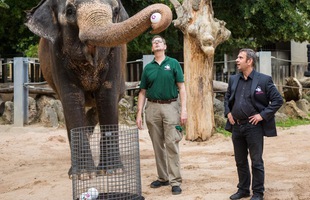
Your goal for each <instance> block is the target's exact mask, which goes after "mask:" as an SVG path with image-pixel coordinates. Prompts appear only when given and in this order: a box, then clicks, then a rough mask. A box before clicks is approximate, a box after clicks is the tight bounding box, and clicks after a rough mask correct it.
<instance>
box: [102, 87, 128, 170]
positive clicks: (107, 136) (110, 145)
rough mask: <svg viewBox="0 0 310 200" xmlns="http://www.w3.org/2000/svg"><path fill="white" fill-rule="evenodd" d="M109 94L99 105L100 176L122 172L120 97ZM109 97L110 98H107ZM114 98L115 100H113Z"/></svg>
mask: <svg viewBox="0 0 310 200" xmlns="http://www.w3.org/2000/svg"><path fill="white" fill-rule="evenodd" d="M116 94H117V93H115V92H114V93H113V94H112V93H110V94H109V92H107V93H106V94H105V95H104V96H103V97H104V98H101V99H100V101H99V102H101V103H99V104H97V108H98V111H99V112H98V114H99V122H100V125H101V126H100V134H101V138H100V159H99V164H98V167H97V169H98V174H99V175H112V174H115V173H116V172H118V171H122V169H123V164H122V161H121V153H120V145H119V143H120V135H119V134H120V129H121V127H119V125H118V95H116ZM107 97H108V98H107ZM113 97H114V98H113ZM118 169H120V170H118Z"/></svg>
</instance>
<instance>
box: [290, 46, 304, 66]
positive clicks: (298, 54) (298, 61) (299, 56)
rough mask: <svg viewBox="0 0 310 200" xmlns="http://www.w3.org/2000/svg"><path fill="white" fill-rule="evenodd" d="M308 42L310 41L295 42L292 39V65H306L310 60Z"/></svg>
mask: <svg viewBox="0 0 310 200" xmlns="http://www.w3.org/2000/svg"><path fill="white" fill-rule="evenodd" d="M307 44H308V42H303V43H299V42H295V41H293V40H292V41H291V60H292V65H306V64H307V62H308V58H307V50H308V49H307Z"/></svg>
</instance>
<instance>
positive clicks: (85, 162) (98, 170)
mask: <svg viewBox="0 0 310 200" xmlns="http://www.w3.org/2000/svg"><path fill="white" fill-rule="evenodd" d="M71 164H72V189H73V200H94V199H106V200H107V199H109V200H115V199H118V200H136V199H137V200H142V199H144V198H143V197H142V196H141V175H140V155H139V135H138V129H137V128H136V127H135V128H132V127H128V126H124V125H104V126H96V127H81V128H75V129H72V130H71Z"/></svg>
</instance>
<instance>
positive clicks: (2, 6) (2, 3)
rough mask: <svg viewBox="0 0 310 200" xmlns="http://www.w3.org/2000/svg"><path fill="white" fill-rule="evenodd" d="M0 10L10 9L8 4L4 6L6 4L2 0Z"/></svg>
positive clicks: (0, 0)
mask: <svg viewBox="0 0 310 200" xmlns="http://www.w3.org/2000/svg"><path fill="white" fill-rule="evenodd" d="M0 8H6V9H8V8H10V6H9V5H8V4H6V3H5V2H4V0H0Z"/></svg>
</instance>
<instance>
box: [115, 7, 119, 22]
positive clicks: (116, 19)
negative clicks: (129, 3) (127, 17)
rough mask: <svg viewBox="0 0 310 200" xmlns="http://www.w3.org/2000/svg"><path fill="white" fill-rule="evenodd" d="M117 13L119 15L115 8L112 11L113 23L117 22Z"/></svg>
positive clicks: (117, 8)
mask: <svg viewBox="0 0 310 200" xmlns="http://www.w3.org/2000/svg"><path fill="white" fill-rule="evenodd" d="M119 13H120V8H119V7H116V8H114V9H113V21H114V22H116V21H118V17H119Z"/></svg>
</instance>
